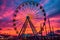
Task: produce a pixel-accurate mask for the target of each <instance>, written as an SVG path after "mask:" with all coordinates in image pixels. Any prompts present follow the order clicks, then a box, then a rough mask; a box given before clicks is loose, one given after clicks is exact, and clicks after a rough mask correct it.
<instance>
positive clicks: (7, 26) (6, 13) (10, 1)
mask: <svg viewBox="0 0 60 40" xmlns="http://www.w3.org/2000/svg"><path fill="white" fill-rule="evenodd" d="M25 1H31V0H0V33H1V34H6V33H8V34H11V35H15V34H16V32H15V30H13V26H12V24H13V23H12V21H11V20H12V17H13V16H12V15H13V13H14V11H15V10H16V8H17V7H18V6H19V5H20V4H21V3H24V2H25ZM33 1H35V2H38V3H40V4H41V5H42V6H43V7H44V10H45V12H46V14H47V18H49V19H50V23H51V26H53V27H54V31H55V32H56V33H60V32H59V30H60V4H59V3H60V0H33ZM36 25H37V26H38V25H39V23H37V24H36ZM28 29H29V28H28ZM36 29H37V30H39V27H37V28H36ZM18 30H20V28H19V27H18ZM47 30H49V28H48V23H47ZM27 32H31V30H29V31H27Z"/></svg>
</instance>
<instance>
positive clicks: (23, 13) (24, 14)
mask: <svg viewBox="0 0 60 40" xmlns="http://www.w3.org/2000/svg"><path fill="white" fill-rule="evenodd" d="M28 23H29V24H30V26H32V27H31V29H32V31H33V33H34V34H36V33H37V30H36V29H35V28H36V27H40V25H38V24H43V27H44V26H45V25H46V13H45V10H44V8H43V6H42V5H41V4H40V3H37V2H34V1H26V2H23V3H21V4H20V5H19V6H18V7H17V8H16V10H15V11H14V14H13V26H14V30H16V33H17V34H19V35H20V33H21V32H22V33H25V30H26V26H27V25H28ZM18 27H20V28H21V30H20V31H19V32H18V31H17V28H18ZM41 31H42V30H41ZM22 33H21V34H22Z"/></svg>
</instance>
